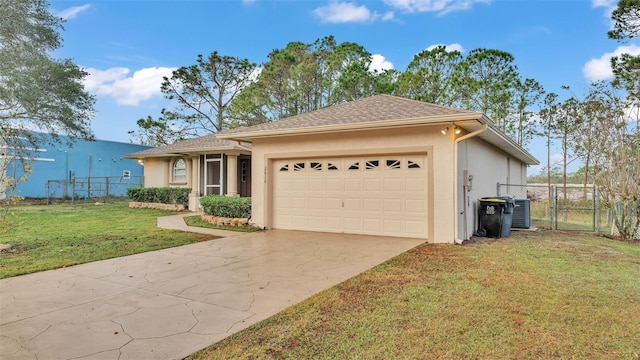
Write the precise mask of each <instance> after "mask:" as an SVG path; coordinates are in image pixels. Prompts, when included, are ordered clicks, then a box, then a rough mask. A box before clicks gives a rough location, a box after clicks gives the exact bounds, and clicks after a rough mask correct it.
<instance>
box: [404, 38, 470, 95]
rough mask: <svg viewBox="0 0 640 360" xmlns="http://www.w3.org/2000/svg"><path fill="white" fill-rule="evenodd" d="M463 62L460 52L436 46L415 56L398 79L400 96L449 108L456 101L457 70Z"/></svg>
mask: <svg viewBox="0 0 640 360" xmlns="http://www.w3.org/2000/svg"><path fill="white" fill-rule="evenodd" d="M462 60H463V58H462V54H461V53H460V52H459V51H457V50H456V51H447V49H446V47H445V46H436V47H435V48H434V49H432V50H424V51H421V52H420V53H418V54H416V55H415V56H414V57H413V60H411V62H410V63H409V65H408V66H407V69H406V70H405V71H404V72H403V73H402V75H400V78H399V79H398V95H400V96H405V97H409V98H412V99H414V100H420V101H425V102H428V103H432V104H439V105H446V106H449V105H451V104H453V102H454V101H455V98H456V97H455V93H454V91H453V87H454V85H453V84H452V81H453V79H454V71H456V68H457V66H458V64H459V63H460V62H461V61H462Z"/></svg>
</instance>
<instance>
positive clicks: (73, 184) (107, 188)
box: [45, 176, 144, 204]
mask: <svg viewBox="0 0 640 360" xmlns="http://www.w3.org/2000/svg"><path fill="white" fill-rule="evenodd" d="M143 184H144V177H143V176H130V177H123V176H98V177H96V176H94V177H84V178H80V177H78V178H72V179H71V180H48V181H47V183H46V185H45V186H46V191H47V204H50V203H52V202H54V201H56V200H58V201H60V200H62V201H71V202H75V201H88V200H97V201H100V202H108V201H110V200H113V199H119V198H124V197H126V196H127V189H128V188H138V187H142V186H143Z"/></svg>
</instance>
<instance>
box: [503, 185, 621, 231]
mask: <svg viewBox="0 0 640 360" xmlns="http://www.w3.org/2000/svg"><path fill="white" fill-rule="evenodd" d="M497 192H498V196H501V195H503V196H504V195H508V196H512V197H513V198H515V199H528V200H529V203H530V214H531V225H532V226H533V227H538V228H544V229H552V230H578V231H579V230H582V231H597V232H601V231H602V229H603V228H610V227H611V225H612V217H611V214H610V213H609V211H608V210H606V209H603V208H602V206H601V204H600V197H599V195H598V193H597V189H596V187H595V186H593V185H587V186H581V185H574V186H561V185H546V184H527V185H516V184H500V183H499V184H498V189H497Z"/></svg>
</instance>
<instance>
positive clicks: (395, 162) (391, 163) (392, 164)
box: [387, 160, 400, 169]
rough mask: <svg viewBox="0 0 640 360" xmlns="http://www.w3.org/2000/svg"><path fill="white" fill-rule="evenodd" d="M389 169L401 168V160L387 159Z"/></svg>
mask: <svg viewBox="0 0 640 360" xmlns="http://www.w3.org/2000/svg"><path fill="white" fill-rule="evenodd" d="M387 169H400V160H387Z"/></svg>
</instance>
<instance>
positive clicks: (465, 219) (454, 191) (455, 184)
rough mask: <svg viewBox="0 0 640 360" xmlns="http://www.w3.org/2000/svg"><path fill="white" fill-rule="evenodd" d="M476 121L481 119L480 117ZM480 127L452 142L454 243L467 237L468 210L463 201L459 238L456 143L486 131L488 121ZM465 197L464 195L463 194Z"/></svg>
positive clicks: (465, 188) (460, 242) (459, 242)
mask: <svg viewBox="0 0 640 360" xmlns="http://www.w3.org/2000/svg"><path fill="white" fill-rule="evenodd" d="M478 121H481V120H480V119H479V120H478ZM481 123H482V128H480V129H478V130H476V131H474V132H470V133H468V134H466V135H463V136H461V137H459V138H457V139H455V140H454V142H453V144H454V146H453V161H454V164H453V203H454V204H455V216H454V217H453V233H454V234H455V238H454V239H453V241H454V243H455V244H462V242H463V241H464V240H466V239H467V237H468V236H467V227H468V225H467V224H468V221H469V219H468V216H469V215H468V211H467V208H468V207H467V204H466V202H465V204H464V212H463V213H464V239H462V240H460V239H459V236H458V215H459V214H458V145H459V143H460V142H462V141H464V140H467V139H470V138H472V137H474V136H477V135H479V134H481V133H483V132H485V131H487V128H488V127H489V125H488V123H487V122H486V121H484V122H482V121H481ZM464 191H465V192H466V191H467V187H466V186H465V187H464ZM465 198H466V196H465Z"/></svg>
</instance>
